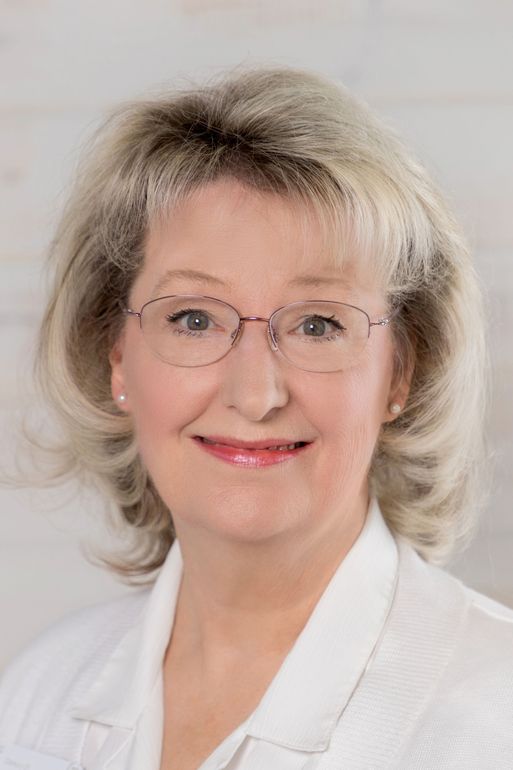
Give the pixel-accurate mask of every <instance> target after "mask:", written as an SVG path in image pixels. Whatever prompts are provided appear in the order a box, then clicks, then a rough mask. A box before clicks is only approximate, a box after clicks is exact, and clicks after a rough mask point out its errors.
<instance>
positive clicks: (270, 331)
mask: <svg viewBox="0 0 513 770" xmlns="http://www.w3.org/2000/svg"><path fill="white" fill-rule="evenodd" d="M271 318H272V316H271ZM271 318H262V317H261V316H258V315H246V316H239V325H238V327H237V332H236V334H235V337H234V338H233V342H232V344H231V347H230V350H231V349H232V348H233V347H234V346H235V345H236V343H237V341H238V340H239V339H240V337H241V336H242V332H243V331H244V322H245V321H265V323H266V324H267V337H268V339H269V344H270V346H271V350H272V351H273V352H274V353H276V351H277V350H278V343H277V341H276V337H275V336H274V331H273V327H272V326H271Z"/></svg>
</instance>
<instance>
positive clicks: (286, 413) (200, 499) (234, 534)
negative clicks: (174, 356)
mask: <svg viewBox="0 0 513 770" xmlns="http://www.w3.org/2000/svg"><path fill="white" fill-rule="evenodd" d="M302 213H304V212H302V210H301V209H300V208H298V204H293V203H292V202H290V201H289V200H287V199H284V198H282V197H279V196H276V195H271V194H261V193H257V192H255V191H251V190H249V189H247V188H245V187H243V186H241V185H240V184H239V183H237V182H235V181H232V180H221V181H216V182H214V183H211V184H209V185H208V186H205V187H203V188H202V189H201V190H199V191H198V192H196V193H195V194H194V195H193V196H192V197H191V198H190V199H189V200H188V201H187V202H186V203H183V204H182V205H181V206H180V207H179V208H177V209H175V210H173V212H172V213H171V215H170V216H169V218H168V220H167V221H166V222H165V224H163V225H161V226H159V228H155V229H154V230H153V231H152V232H150V234H149V237H148V239H147V244H146V252H145V263H144V266H143V269H142V270H141V272H140V274H139V275H138V277H137V279H136V281H135V283H134V285H133V287H132V291H131V294H130V307H131V308H132V309H133V310H137V311H138V310H140V308H141V306H142V305H143V304H144V303H145V302H147V301H148V300H149V299H152V298H154V297H156V296H165V295H171V294H206V295H209V296H213V297H216V298H218V299H221V300H224V301H226V302H228V303H230V304H231V305H233V306H234V307H235V308H236V309H237V310H238V311H239V313H240V314H241V315H242V316H252V315H253V316H260V317H265V318H268V317H269V316H270V315H271V313H272V312H273V311H274V310H275V309H276V308H278V307H281V306H282V305H285V304H287V303H290V302H295V301H298V300H311V299H318V300H321V299H323V300H333V301H341V302H347V303H350V304H353V305H356V306H358V307H360V308H362V309H364V310H365V311H366V312H367V313H368V314H369V316H370V318H371V320H376V319H377V318H379V317H380V316H381V315H384V314H385V312H386V310H387V308H386V304H385V300H384V296H383V295H382V293H381V292H380V290H379V289H378V288H377V287H376V286H375V285H374V284H373V281H372V279H371V276H370V274H365V272H364V271H362V270H361V269H360V271H358V270H357V269H356V268H355V267H354V266H351V265H349V264H348V265H347V266H344V268H343V269H341V268H338V269H336V268H334V267H333V266H332V265H330V262H329V259H328V255H327V254H323V253H322V250H321V245H320V244H321V238H320V231H319V230H318V226H317V225H316V224H315V222H314V219H313V217H310V218H309V219H308V220H304V219H301V216H302ZM300 220H301V221H300ZM305 221H306V224H305ZM179 269H183V270H198V271H201V272H203V273H208V274H209V275H210V276H212V283H206V282H204V283H200V282H195V281H193V280H191V279H186V278H183V277H182V278H169V279H168V280H167V281H165V282H164V283H163V284H162V280H163V278H164V276H165V275H166V273H167V272H168V271H170V270H179ZM303 273H308V274H310V275H312V276H317V277H322V278H328V279H330V280H329V281H328V282H326V283H325V284H322V285H319V286H311V287H309V288H297V287H294V288H293V287H291V286H289V283H290V282H291V281H292V280H293V279H294V278H296V277H297V276H298V275H299V274H303ZM214 279H215V282H214ZM219 282H223V284H224V285H221V284H220V283H219ZM157 283H159V289H158V292H157V293H155V287H156V285H157ZM110 360H111V365H112V393H113V397H114V398H115V399H116V398H117V397H118V396H119V394H120V393H121V392H123V393H125V394H126V401H124V402H123V403H122V404H121V405H120V408H122V409H124V410H126V411H128V412H130V414H131V415H132V418H133V423H134V427H135V431H136V436H137V441H138V447H139V451H140V455H141V457H142V460H143V462H144V464H145V466H146V467H147V469H148V471H149V473H150V476H151V477H152V479H153V481H154V483H155V486H156V487H157V490H158V491H159V493H160V495H161V497H162V499H163V500H164V502H165V503H166V505H167V506H168V507H169V508H170V510H171V512H172V515H173V519H174V521H175V525H176V529H177V532H178V535H179V536H180V530H181V529H182V531H183V530H184V529H185V528H188V529H190V528H202V530H203V531H205V530H207V531H208V532H210V533H212V534H215V535H217V536H221V537H223V538H229V539H232V540H235V541H264V540H266V539H269V538H274V537H279V536H280V535H290V534H293V533H294V532H296V533H302V534H305V535H306V536H308V535H309V534H311V535H312V536H315V533H316V531H321V530H322V531H324V532H329V530H330V529H331V528H336V527H337V526H340V521H341V517H343V516H344V515H345V512H346V511H349V512H351V511H354V510H359V511H360V513H361V512H362V510H361V509H362V507H363V506H365V510H366V505H367V494H368V488H367V473H368V469H369V464H370V461H371V457H372V454H373V450H374V447H375V444H376V440H377V437H378V434H379V431H380V428H381V425H382V423H383V422H384V421H389V420H391V419H393V415H392V414H391V413H390V412H389V409H388V407H389V405H390V402H391V401H392V400H397V401H399V402H400V403H401V404H402V403H404V400H405V398H406V385H405V383H398V384H396V387H395V388H394V390H393V391H392V390H391V386H392V375H393V340H392V334H391V330H390V329H389V328H386V327H379V326H378V327H372V332H371V335H370V338H369V340H368V342H367V346H366V348H365V350H364V351H363V353H362V355H361V358H360V359H359V360H358V362H357V364H356V365H354V366H353V367H352V368H350V369H347V370H345V371H341V372H330V373H317V372H307V371H303V370H301V369H298V368H296V367H295V366H293V365H292V364H291V363H289V362H288V361H287V360H285V359H284V358H282V357H281V356H279V355H278V354H276V353H274V352H273V351H272V350H271V348H270V346H269V343H268V337H267V330H266V326H265V324H263V323H260V322H253V323H252V322H248V323H246V324H245V326H244V331H243V334H242V337H241V338H240V339H239V340H238V343H237V344H236V345H235V347H234V348H233V349H232V350H231V351H230V353H229V354H228V355H226V356H225V357H224V358H222V359H221V360H219V361H217V362H215V363H213V364H210V365H208V366H201V367H192V368H191V367H189V368H187V367H179V366H174V365H170V364H167V363H164V362H163V361H162V360H160V359H159V358H157V357H156V356H155V355H154V353H152V351H151V350H150V349H149V348H148V346H147V345H146V343H145V340H144V338H143V335H142V332H141V329H140V327H139V322H138V319H137V318H130V317H127V321H126V324H125V327H124V331H123V333H122V335H121V337H120V339H119V340H118V343H117V344H116V346H115V348H114V350H113V351H112V353H111V357H110ZM212 435H216V436H228V437H235V438H238V439H242V440H246V441H252V440H253V441H256V440H262V439H271V441H270V442H269V443H271V444H272V443H273V441H272V439H275V438H278V439H280V440H281V439H283V438H287V439H290V442H295V441H309V442H312V443H311V444H310V445H309V446H308V447H307V448H306V449H305V450H302V451H299V452H297V454H293V456H291V457H290V459H287V460H286V461H284V462H280V463H275V464H271V465H266V466H263V467H247V466H243V465H240V464H234V463H230V462H226V461H225V460H223V459H219V458H218V457H217V456H215V455H214V454H211V453H210V452H208V451H206V450H205V449H204V447H203V446H201V445H199V443H198V441H197V439H195V438H194V437H197V436H212ZM274 443H276V442H274ZM280 443H281V441H280ZM287 443H288V442H287Z"/></svg>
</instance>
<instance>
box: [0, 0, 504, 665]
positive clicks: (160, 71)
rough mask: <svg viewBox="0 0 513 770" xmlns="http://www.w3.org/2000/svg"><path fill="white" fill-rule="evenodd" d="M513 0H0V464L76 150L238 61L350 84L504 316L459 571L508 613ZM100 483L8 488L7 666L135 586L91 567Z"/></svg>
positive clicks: (1, 501) (0, 558)
mask: <svg viewBox="0 0 513 770" xmlns="http://www.w3.org/2000/svg"><path fill="white" fill-rule="evenodd" d="M512 24H513V3H512V2H511V0H486V1H485V0H452V1H451V2H449V3H448V2H446V0H443V1H442V0H430V1H429V2H427V1H424V2H419V1H418V0H167V1H166V2H164V1H163V0H144V2H142V0H139V1H137V0H135V1H134V0H132V1H130V0H88V2H82V3H78V2H74V3H70V2H69V1H68V0H0V196H1V206H0V321H1V323H0V365H1V376H0V431H1V434H0V460H5V461H7V462H10V461H11V460H12V458H13V454H14V451H15V441H16V431H17V428H16V420H17V419H18V417H19V415H20V413H21V412H22V411H23V410H24V409H26V408H27V405H28V406H30V404H31V403H32V399H33V397H34V394H33V391H32V390H31V388H32V384H31V359H32V353H33V346H34V334H35V330H36V328H37V324H38V321H39V319H40V316H41V313H42V310H43V304H44V296H45V282H44V276H43V272H42V267H43V263H44V257H45V252H46V248H47V244H48V242H49V239H50V238H51V235H52V232H53V229H54V226H55V223H56V221H57V217H58V214H59V211H60V208H61V205H62V202H63V200H64V198H65V194H66V187H67V184H68V181H69V178H70V174H71V172H72V170H73V168H74V165H75V163H76V161H77V157H78V153H79V151H80V146H81V144H82V143H83V142H84V140H85V139H86V138H87V137H88V136H89V135H90V134H91V132H92V131H93V130H94V128H95V127H96V126H97V125H98V123H99V121H100V120H101V119H102V117H103V115H104V114H105V111H106V110H108V109H109V108H110V107H112V106H113V105H115V104H116V103H118V102H120V101H122V100H125V99H129V98H133V97H137V96H141V95H144V94H147V93H148V91H149V90H152V89H158V88H161V87H162V86H165V85H166V83H169V84H173V85H174V84H177V83H183V82H184V81H187V80H189V79H196V78H199V79H201V78H203V77H208V76H210V75H212V74H215V73H217V72H219V71H221V70H224V69H225V68H227V67H234V66H237V65H245V64H247V65H254V64H276V65H282V64H286V65H292V66H298V67H306V68H311V69H313V70H317V71H320V72H323V73H325V74H327V75H330V76H332V77H334V78H337V79H338V80H340V81H342V82H343V83H345V84H346V85H347V86H348V87H349V88H350V89H352V90H353V92H354V93H355V94H356V95H358V96H360V97H361V98H363V99H364V100H365V101H367V102H368V103H369V104H370V105H371V107H373V108H374V109H375V110H377V111H378V112H379V113H380V114H381V116H382V117H384V118H385V120H386V121H387V122H388V123H389V124H390V125H391V126H393V127H394V128H395V129H396V130H397V131H398V132H399V133H400V134H402V136H403V137H404V138H405V139H406V140H407V141H408V142H409V143H410V145H411V146H413V148H414V149H415V150H416V152H417V155H418V156H419V157H420V158H421V159H422V160H423V162H424V163H425V164H426V165H427V167H428V168H429V169H430V171H431V173H432V175H433V176H434V177H435V178H436V179H437V181H438V182H439V184H440V185H441V187H442V188H443V190H444V191H445V193H446V195H447V196H448V197H449V198H450V199H451V201H452V203H453V207H454V208H455V210H456V212H457V213H458V215H459V217H460V219H461V220H462V221H463V223H464V225H465V227H466V231H467V233H468V237H469V240H470V242H471V245H472V247H473V250H474V253H475V258H476V263H477V268H478V272H479V274H480V276H481V279H482V284H483V287H484V289H485V292H486V295H487V298H488V302H489V306H490V314H491V319H492V329H493V341H492V368H493V377H494V385H493V403H492V408H491V414H490V421H489V424H488V439H489V443H490V446H491V448H492V449H493V452H494V455H495V475H494V482H493V494H492V498H491V500H490V504H489V506H488V508H487V510H486V512H485V515H484V517H483V519H482V522H481V526H480V531H479V534H478V537H477V538H476V539H475V541H474V543H473V544H472V546H471V547H470V548H469V549H468V550H467V551H466V552H465V553H464V554H463V555H462V556H460V557H459V558H457V559H455V560H454V561H453V562H452V563H451V564H449V565H448V567H447V568H448V569H449V570H450V571H451V572H453V573H454V574H456V575H458V576H459V577H461V578H462V579H463V580H465V582H467V583H468V584H469V585H471V586H472V587H474V588H476V589H477V590H479V591H482V592H484V593H486V594H488V595H490V596H492V597H494V598H496V599H497V600H499V601H501V602H503V603H505V604H508V605H511V606H513V567H512V562H513V516H512V514H511V499H512V496H513V463H512V461H513V396H512V395H511V394H512V393H513V345H512V343H511V331H512V322H513V262H512V249H513V149H512V137H513V46H512V44H511V29H512ZM101 520H102V517H101V503H100V501H99V500H98V499H97V498H96V496H95V494H94V493H93V492H88V491H87V490H86V491H82V492H80V491H79V490H77V489H74V488H72V487H59V488H57V489H53V490H38V489H26V490H18V491H13V490H7V489H0V617H1V626H2V633H1V635H0V668H1V667H2V665H3V664H4V663H5V662H6V661H7V660H8V659H9V658H10V657H11V656H12V655H14V654H15V653H16V652H17V650H18V649H19V648H20V646H21V645H23V644H25V643H26V642H27V641H28V640H29V639H30V638H31V637H33V636H35V635H36V634H37V633H38V632H39V631H40V630H41V629H42V628H44V627H45V626H47V625H48V624H50V623H51V622H53V620H55V619H57V618H58V617H60V616H61V615H63V614H64V613H65V612H67V611H68V610H71V609H73V608H75V607H79V606H83V605H86V604H92V603H95V602H97V601H102V600H104V599H108V598H111V597H115V596H119V595H121V594H123V593H124V592H126V591H128V590H130V589H128V588H127V587H126V586H124V585H123V584H122V583H120V582H119V581H117V580H116V579H115V578H113V577H112V576H110V575H109V574H108V573H106V572H103V571H102V570H100V569H98V568H96V567H94V566H91V565H90V564H89V563H88V562H87V561H86V559H85V558H84V554H83V551H82V549H81V544H82V543H83V542H84V540H85V539H87V538H90V537H93V539H94V538H96V539H100V540H101V541H102V543H105V541H106V539H108V537H109V535H108V533H107V532H105V531H103V530H102V524H101Z"/></svg>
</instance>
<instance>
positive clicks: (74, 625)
mask: <svg viewBox="0 0 513 770" xmlns="http://www.w3.org/2000/svg"><path fill="white" fill-rule="evenodd" d="M149 591H150V589H148V588H138V589H134V590H133V592H131V593H129V594H127V595H126V596H123V597H121V598H118V599H114V600H110V601H107V602H101V603H98V604H94V605H92V606H88V607H83V608H81V609H77V610H74V611H73V612H70V613H67V614H66V615H64V616H63V617H62V618H60V619H59V620H58V621H56V622H54V623H52V624H51V625H49V626H48V627H47V628H46V629H44V630H43V631H42V632H41V633H40V634H38V636H37V637H35V638H34V639H33V640H32V641H31V642H29V643H28V644H27V645H26V646H25V647H24V648H23V649H22V650H21V651H20V652H19V653H18V654H17V655H16V657H15V658H14V659H12V660H11V661H10V662H9V663H8V665H7V667H6V668H5V669H4V671H3V672H2V673H1V674H0V742H1V741H2V740H4V741H5V740H13V739H14V736H15V735H16V734H18V732H19V729H20V726H21V725H22V724H23V723H24V722H25V721H27V718H28V715H29V714H30V716H31V719H33V721H34V723H37V722H38V718H39V717H38V713H37V712H38V709H39V710H40V711H41V718H43V716H44V711H45V710H46V711H47V710H48V709H55V707H56V704H58V702H59V699H60V698H62V697H63V696H64V694H65V693H67V692H69V689H70V688H72V687H75V686H76V683H77V681H80V682H81V683H85V682H87V680H88V679H92V678H93V677H94V674H95V672H96V671H99V670H100V668H101V667H102V664H104V663H105V661H106V660H107V659H108V657H109V656H110V654H111V653H112V651H113V650H114V649H115V648H116V646H117V645H118V644H119V642H120V640H121V638H122V637H123V636H124V634H125V633H126V632H127V631H128V630H129V629H130V628H131V627H132V626H133V624H134V623H135V622H136V621H137V619H138V618H139V616H140V614H141V612H143V610H144V607H145V605H146V601H147V597H148V594H149Z"/></svg>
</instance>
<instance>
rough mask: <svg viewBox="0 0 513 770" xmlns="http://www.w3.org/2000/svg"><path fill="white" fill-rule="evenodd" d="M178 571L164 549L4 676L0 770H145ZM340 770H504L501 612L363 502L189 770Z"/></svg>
mask: <svg viewBox="0 0 513 770" xmlns="http://www.w3.org/2000/svg"><path fill="white" fill-rule="evenodd" d="M182 568H183V563H182V556H181V551H180V545H179V542H178V541H175V543H174V544H173V546H172V548H171V550H170V552H169V554H168V556H167V559H166V561H165V563H164V565H163V567H162V569H161V571H160V573H159V576H158V578H157V580H156V582H155V583H154V585H153V586H152V587H151V588H147V589H135V590H134V592H133V593H132V594H130V595H129V596H126V597H123V598H122V599H118V600H115V601H114V602H108V603H105V604H101V605H96V606H94V607H90V608H86V609H84V610H79V611H78V612H75V613H71V614H70V615H68V616H66V617H65V618H64V619H63V620H61V621H59V622H58V623H56V624H54V625H53V626H51V627H50V628H49V629H48V630H47V631H46V632H44V633H43V634H42V635H40V636H39V637H38V638H37V639H36V640H35V641H34V642H33V643H32V644H31V645H30V646H29V647H28V648H27V649H26V650H25V651H24V652H23V653H22V654H20V655H19V656H18V657H17V658H16V659H15V660H14V661H13V662H12V663H11V664H10V666H9V667H8V669H7V670H6V672H5V673H4V675H3V677H2V679H1V680H0V745H3V746H4V749H3V753H0V768H2V767H3V766H4V767H5V768H9V770H12V767H13V764H12V761H13V760H12V759H11V757H14V760H15V761H19V762H20V764H21V763H22V762H23V761H25V762H26V766H27V767H28V768H30V769H31V770H70V769H71V768H73V769H74V770H75V769H76V768H84V769H85V770H103V769H105V770H159V768H160V756H161V749H162V739H163V718H164V714H163V679H162V662H163V658H164V653H165V650H166V648H167V645H168V641H169V638H170V635H171V631H172V627H173V619H174V610H175V605H176V599H177V596H178V590H179V586H180V580H181V576H182ZM171 686H172V684H171ZM220 708H222V696H221V697H220ZM23 752H25V754H24V753H23ZM27 757H28V759H27ZM2 758H3V759H2ZM20 758H21V759H20ZM2 761H3V762H4V765H2ZM47 762H53V763H54V764H48V765H47V764H46V763H47ZM30 763H32V764H30ZM342 768H344V769H345V768H348V769H350V770H373V769H375V770H383V769H384V768H390V769H391V770H392V768H393V769H394V770H417V769H419V770H420V769H421V768H422V770H449V768H451V770H452V769H453V768H460V769H461V770H487V769H488V768H489V769H490V770H492V768H493V770H506V769H508V770H511V768H513V610H511V609H509V608H507V607H505V606H503V605H501V604H499V603H497V602H494V601H493V600H491V599H488V598H487V597H485V596H483V595H482V594H479V593H477V592H475V591H472V590H471V589H470V588H468V587H466V586H464V585H463V584H462V583H461V582H460V581H459V580H457V579H456V578H454V577H453V576H451V575H449V574H448V573H447V572H445V571H443V570H441V569H438V568H437V567H434V566H432V565H429V564H426V562H424V561H423V560H422V559H421V558H420V557H419V556H418V555H417V554H416V552H415V551H414V550H413V549H412V548H411V547H410V546H409V545H408V544H407V543H406V541H404V540H403V539H402V538H400V537H394V536H393V535H392V533H391V532H390V530H389V529H388V527H387V525H386V523H385V521H384V518H383V516H382V514H381V511H380V508H379V505H378V502H377V500H376V499H375V498H373V499H372V500H371V501H370V505H369V510H368V514H367V518H366V521H365V525H364V527H363V529H362V531H361V533H360V535H359V537H358V539H357V540H356V542H355V543H354V545H353V547H352V548H351V550H350V551H349V552H348V554H347V555H346V556H345V558H344V559H343V560H342V561H341V563H340V565H339V567H338V569H337V571H336V572H335V574H334V575H333V577H332V579H331V580H330V582H329V584H328V585H327V587H326V589H325V591H324V593H323V594H322V596H321V598H320V599H319V601H318V603H317V605H316V606H315V608H314V610H313V612H312V614H311V616H310V618H309V620H308V621H307V623H306V625H305V627H304V629H303V630H302V632H301V633H300V635H299V636H298V638H297V640H296V642H295V644H294V645H293V647H292V648H291V650H290V652H289V653H288V655H287V657H286V658H285V660H284V661H283V663H282V665H281V667H280V669H279V671H278V672H277V674H276V675H275V677H274V679H273V680H272V682H271V684H270V685H269V687H268V689H267V691H266V692H265V694H264V696H263V697H262V699H261V701H260V703H259V704H258V705H257V707H256V709H255V710H254V711H253V713H252V714H251V715H250V716H249V717H248V718H247V719H246V720H245V721H244V722H243V723H242V724H241V725H239V727H238V728H237V729H236V730H235V731H234V732H233V733H231V734H230V735H229V736H227V737H226V738H225V740H223V741H222V743H221V744H220V745H219V746H217V748H216V749H215V750H214V752H213V753H212V754H211V755H210V756H209V757H208V758H207V759H206V760H205V761H204V762H203V764H202V765H201V768H200V769H199V770H225V769H226V770H342Z"/></svg>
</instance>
